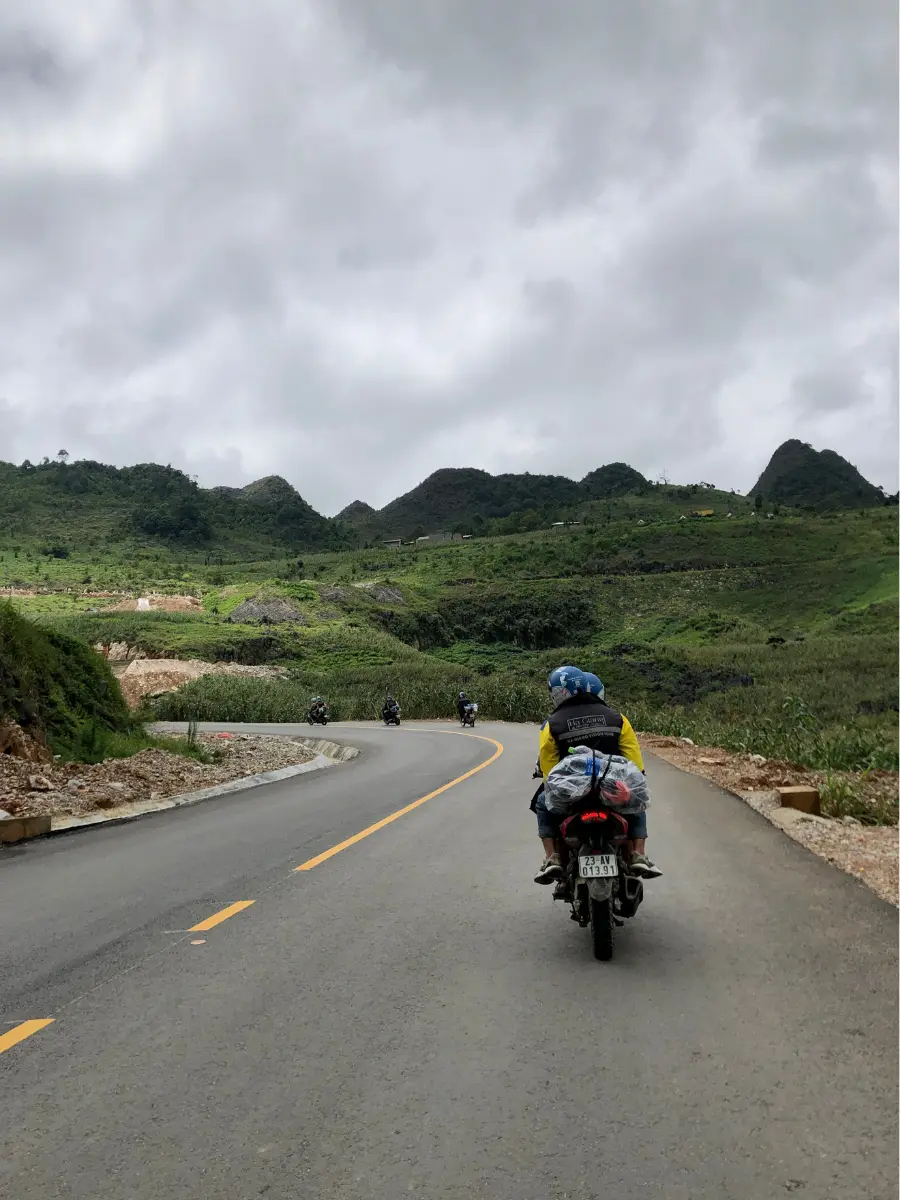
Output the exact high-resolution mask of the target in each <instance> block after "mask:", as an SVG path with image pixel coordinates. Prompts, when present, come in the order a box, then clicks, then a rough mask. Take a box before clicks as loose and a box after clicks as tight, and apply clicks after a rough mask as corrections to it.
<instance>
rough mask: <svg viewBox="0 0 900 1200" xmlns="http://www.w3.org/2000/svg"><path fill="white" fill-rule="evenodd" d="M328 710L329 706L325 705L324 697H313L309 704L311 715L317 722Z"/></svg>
mask: <svg viewBox="0 0 900 1200" xmlns="http://www.w3.org/2000/svg"><path fill="white" fill-rule="evenodd" d="M327 708H328V705H327V704H326V703H325V698H324V696H313V697H312V699H311V700H310V702H309V715H310V716H311V717H312V718H313V719H314V720H315V718H316V717H318V716H320V715H321V713H322V712H323V710H327Z"/></svg>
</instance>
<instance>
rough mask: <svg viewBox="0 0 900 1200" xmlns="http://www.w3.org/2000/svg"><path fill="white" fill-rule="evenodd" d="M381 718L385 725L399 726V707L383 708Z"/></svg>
mask: <svg viewBox="0 0 900 1200" xmlns="http://www.w3.org/2000/svg"><path fill="white" fill-rule="evenodd" d="M381 717H382V720H383V721H384V723H385V725H399V724H400V705H399V704H391V705H389V706H388V707H387V708H385V709H384V710H383V711H382V714H381Z"/></svg>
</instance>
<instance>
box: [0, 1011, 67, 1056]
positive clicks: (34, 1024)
mask: <svg viewBox="0 0 900 1200" xmlns="http://www.w3.org/2000/svg"><path fill="white" fill-rule="evenodd" d="M53 1021H54V1018H53V1017H45V1018H44V1019H43V1020H41V1021H23V1022H22V1024H21V1025H14V1026H13V1027H12V1029H10V1030H9V1031H8V1032H7V1033H4V1034H0V1054H2V1053H3V1051H4V1050H9V1049H11V1048H12V1047H13V1046H16V1045H18V1043H19V1042H24V1041H25V1039H26V1038H30V1037H31V1035H32V1034H33V1033H37V1032H38V1030H39V1029H44V1028H45V1027H46V1026H47V1025H52V1024H53Z"/></svg>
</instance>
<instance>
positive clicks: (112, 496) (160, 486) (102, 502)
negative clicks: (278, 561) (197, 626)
mask: <svg viewBox="0 0 900 1200" xmlns="http://www.w3.org/2000/svg"><path fill="white" fill-rule="evenodd" d="M0 527H2V529H3V533H4V536H5V538H6V539H7V540H10V541H13V542H19V543H22V544H27V543H31V544H33V543H34V542H35V541H36V540H38V539H40V543H41V548H43V549H45V550H46V551H48V557H49V556H53V555H56V556H58V557H64V556H65V555H66V554H71V553H72V552H78V551H80V550H84V549H85V548H87V549H90V550H93V551H99V550H102V549H103V548H105V547H107V546H108V545H109V544H110V543H115V544H116V545H117V546H120V547H122V548H123V552H124V548H125V547H129V548H130V547H133V548H135V549H140V548H147V549H151V548H154V547H156V548H160V549H162V550H163V551H164V552H165V553H166V554H169V553H178V552H194V553H196V552H197V551H203V552H204V553H205V554H206V555H211V556H221V555H222V554H240V555H246V556H250V557H252V556H254V555H258V554H259V553H260V551H261V550H262V551H263V552H266V551H268V552H269V553H271V552H273V551H275V550H276V549H277V550H278V551H286V550H290V549H295V548H299V549H306V548H325V547H334V548H339V547H341V546H349V545H351V544H352V537H351V535H350V533H349V531H348V530H346V529H344V528H343V527H342V526H341V525H340V524H339V523H336V522H334V521H329V520H328V519H326V518H325V517H323V516H320V515H319V513H317V512H316V511H315V510H314V509H313V508H311V507H310V505H308V504H307V503H306V501H305V500H304V499H303V498H302V496H300V495H299V494H298V493H297V492H296V491H295V490H294V488H293V487H291V485H290V484H289V483H288V482H287V481H286V480H284V479H281V478H280V477H279V476H277V475H273V476H269V477H268V478H266V479H260V480H257V481H256V482H255V483H251V484H248V485H247V486H246V487H245V488H225V487H218V488H201V487H198V486H197V484H196V482H195V481H194V480H192V479H190V478H189V477H188V476H187V475H185V474H184V473H183V472H182V471H177V470H175V469H174V468H173V467H162V466H158V465H157V464H155V463H142V464H139V465H137V466H134V467H121V468H118V467H110V466H106V465H105V464H103V463H96V462H75V463H65V462H63V461H58V462H47V463H43V464H41V465H39V466H33V465H32V464H30V463H27V462H26V463H24V464H22V465H21V466H14V465H13V464H12V463H2V462H0Z"/></svg>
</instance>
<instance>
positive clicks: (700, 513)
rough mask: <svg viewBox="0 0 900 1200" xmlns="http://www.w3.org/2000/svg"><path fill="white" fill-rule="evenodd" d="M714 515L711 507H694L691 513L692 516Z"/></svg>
mask: <svg viewBox="0 0 900 1200" xmlns="http://www.w3.org/2000/svg"><path fill="white" fill-rule="evenodd" d="M715 515H716V514H715V513H714V512H713V510H712V509H711V508H695V509H694V510H693V512H692V513H691V516H692V517H714V516H715Z"/></svg>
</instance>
